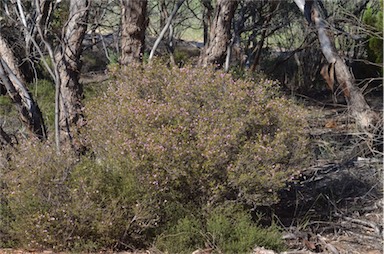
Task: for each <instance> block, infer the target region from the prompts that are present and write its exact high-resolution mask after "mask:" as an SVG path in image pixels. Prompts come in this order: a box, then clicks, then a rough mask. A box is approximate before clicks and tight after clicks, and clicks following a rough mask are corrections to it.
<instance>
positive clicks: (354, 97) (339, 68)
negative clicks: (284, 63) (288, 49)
mask: <svg viewBox="0 0 384 254" xmlns="http://www.w3.org/2000/svg"><path fill="white" fill-rule="evenodd" d="M294 1H295V3H296V5H297V6H298V7H299V9H300V10H301V11H302V12H303V13H304V15H305V17H306V19H307V20H308V22H310V23H311V24H314V25H315V28H316V30H317V35H318V39H319V41H320V46H321V50H322V52H323V55H324V57H325V58H326V60H327V62H328V63H329V65H328V66H326V71H322V74H323V76H324V78H325V79H326V81H327V83H328V86H330V87H331V88H332V87H333V85H334V83H335V82H336V81H337V83H338V84H339V85H340V87H341V89H342V90H343V94H344V97H345V98H346V101H347V103H348V106H349V109H350V111H351V113H352V116H353V117H354V118H355V119H356V123H357V124H358V125H359V126H360V127H362V128H363V129H364V130H368V129H369V128H370V127H372V125H374V124H375V123H374V121H375V118H376V116H375V114H374V112H373V111H372V110H371V109H370V107H369V105H368V103H367V102H366V100H365V99H364V96H363V94H362V92H361V90H360V89H359V88H358V87H357V86H356V84H355V80H354V78H353V76H352V74H351V72H350V71H349V69H348V67H347V65H346V64H345V62H344V61H343V59H342V58H341V57H340V56H339V55H338V54H337V51H336V48H335V46H334V44H333V42H332V40H331V38H330V34H331V33H330V31H328V29H327V26H326V23H325V21H324V20H323V19H322V18H321V15H320V12H319V6H318V5H317V1H308V0H294Z"/></svg>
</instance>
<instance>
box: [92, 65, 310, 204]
mask: <svg viewBox="0 0 384 254" xmlns="http://www.w3.org/2000/svg"><path fill="white" fill-rule="evenodd" d="M118 75H119V77H118V79H119V81H118V82H117V83H116V84H111V86H110V89H109V90H108V91H107V92H106V93H105V95H104V96H103V97H102V98H98V99H97V100H95V101H93V102H90V103H89V105H87V108H89V109H92V110H89V111H88V114H89V115H88V119H89V126H90V128H89V131H88V132H87V134H86V138H87V140H92V141H93V142H91V143H90V146H91V147H92V150H93V151H94V152H95V154H96V156H97V157H100V159H102V160H103V159H106V158H110V157H113V158H114V159H115V160H119V159H122V160H127V159H128V160H130V161H132V163H133V166H134V168H135V171H136V172H137V173H138V174H140V175H142V177H143V178H145V179H147V183H148V190H152V191H153V192H154V193H157V194H155V195H160V194H164V193H172V196H175V197H178V200H180V201H183V202H185V200H191V201H192V202H196V204H200V205H201V204H205V203H206V202H208V200H211V199H212V198H213V199H214V200H221V199H222V198H223V197H224V196H226V195H227V194H229V193H231V194H233V195H235V196H240V197H241V198H242V199H243V201H244V202H246V203H249V204H264V205H267V204H271V203H273V202H275V201H276V191H277V190H278V189H279V188H280V187H282V186H283V184H284V181H285V179H286V178H287V177H289V176H290V175H291V174H292V173H293V172H294V170H295V166H297V165H298V164H300V163H302V162H303V161H304V160H305V158H306V157H307V153H306V150H305V147H306V143H307V139H306V136H305V135H303V132H304V128H305V120H304V112H303V110H302V109H300V108H299V107H296V106H295V105H293V103H292V102H290V101H289V100H287V99H284V98H282V97H279V96H278V93H277V83H276V82H274V81H269V80H260V81H244V80H237V81H235V80H233V79H232V78H231V77H230V75H228V74H224V73H221V72H212V71H211V70H208V69H204V70H200V69H199V70H198V69H192V68H183V69H177V68H174V69H167V68H166V67H163V66H159V65H150V66H146V67H145V69H140V68H137V69H135V71H132V68H129V70H128V69H127V71H123V70H120V74H118ZM110 112H114V114H112V115H111V114H110ZM106 116H108V117H107V119H108V121H105V119H106ZM105 137H108V139H106V138H105ZM116 154H121V155H122V156H121V157H117V156H116ZM173 192H175V193H173ZM176 193H177V195H176Z"/></svg>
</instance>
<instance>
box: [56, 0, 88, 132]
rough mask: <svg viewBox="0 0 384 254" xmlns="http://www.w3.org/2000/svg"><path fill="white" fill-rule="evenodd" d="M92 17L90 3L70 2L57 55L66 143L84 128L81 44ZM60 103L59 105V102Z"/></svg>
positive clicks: (59, 114) (60, 107)
mask: <svg viewBox="0 0 384 254" xmlns="http://www.w3.org/2000/svg"><path fill="white" fill-rule="evenodd" d="M88 13H89V5H88V0H71V2H70V14H69V18H68V21H67V23H66V25H65V27H64V33H63V37H64V38H62V44H61V51H60V52H59V53H58V54H56V56H55V59H56V63H57V70H58V73H59V79H60V82H59V91H58V94H59V96H58V97H57V99H59V100H60V102H59V111H60V112H56V114H58V116H59V125H60V129H61V130H63V131H64V133H66V134H67V137H64V139H67V138H69V139H72V137H73V134H74V133H76V132H77V131H78V129H79V127H81V126H82V125H83V124H84V121H85V120H84V115H83V104H82V98H83V88H82V85H81V84H80V83H79V74H80V67H81V66H80V55H81V52H82V41H83V39H84V35H85V32H86V30H87V20H88ZM56 103H58V102H56Z"/></svg>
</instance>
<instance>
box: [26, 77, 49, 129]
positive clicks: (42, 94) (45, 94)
mask: <svg viewBox="0 0 384 254" xmlns="http://www.w3.org/2000/svg"><path fill="white" fill-rule="evenodd" d="M30 91H31V93H32V94H33V97H34V98H35V100H36V101H37V103H38V105H39V107H40V110H41V112H42V113H43V117H44V122H45V124H46V125H47V127H48V128H52V129H53V124H54V121H55V85H54V84H53V83H52V82H51V81H48V80H44V79H39V80H37V81H36V83H34V84H33V85H31V86H30Z"/></svg>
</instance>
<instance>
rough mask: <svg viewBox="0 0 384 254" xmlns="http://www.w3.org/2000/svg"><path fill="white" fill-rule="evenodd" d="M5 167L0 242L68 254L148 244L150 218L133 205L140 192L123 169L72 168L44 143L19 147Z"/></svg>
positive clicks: (67, 157) (85, 162)
mask: <svg viewBox="0 0 384 254" xmlns="http://www.w3.org/2000/svg"><path fill="white" fill-rule="evenodd" d="M11 164H12V165H11V166H10V168H9V169H8V171H6V172H3V173H4V178H3V179H2V180H3V181H4V183H6V185H4V186H3V189H2V191H3V192H2V193H3V195H4V197H3V198H4V199H5V198H6V201H7V202H2V204H1V207H0V208H1V209H0V212H2V214H1V215H2V216H1V220H0V221H1V223H3V224H6V225H8V228H9V229H8V231H7V232H5V233H4V234H5V235H6V238H4V239H11V240H12V241H13V242H14V243H15V244H16V245H17V246H19V247H24V248H50V249H53V250H63V249H69V250H73V251H84V250H86V251H95V250H100V249H103V248H109V249H112V248H114V247H117V246H119V243H120V241H122V242H129V243H130V244H133V245H135V246H142V245H143V244H148V243H147V242H146V238H143V236H142V235H141V234H142V232H145V230H146V229H147V228H150V227H151V226H150V225H151V223H152V222H154V221H155V219H154V218H153V217H152V216H151V213H150V212H151V209H150V208H147V207H144V206H143V205H142V204H141V203H140V201H139V200H138V197H139V196H141V193H142V190H141V188H140V186H139V185H138V183H139V182H138V181H137V179H135V176H134V174H131V173H130V172H129V170H127V168H126V167H127V165H125V164H119V163H114V162H110V161H104V162H102V163H101V162H99V163H97V162H95V161H93V160H91V159H87V158H83V159H82V160H81V162H80V163H78V162H76V157H75V156H74V155H71V154H70V153H62V154H61V155H57V154H56V153H55V151H54V149H53V147H51V146H49V145H47V144H45V145H44V144H37V145H36V144H34V145H33V144H23V146H22V147H20V150H19V152H18V153H17V154H16V155H15V157H13V158H12V163H11ZM144 235H145V234H144ZM2 240H3V239H1V241H2ZM8 242H9V240H8ZM6 244H7V243H6V242H2V245H6Z"/></svg>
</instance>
